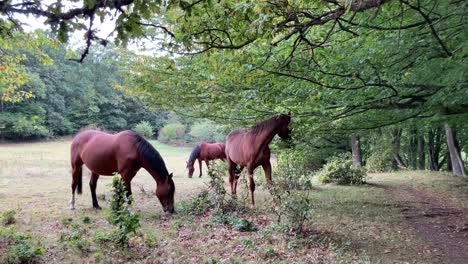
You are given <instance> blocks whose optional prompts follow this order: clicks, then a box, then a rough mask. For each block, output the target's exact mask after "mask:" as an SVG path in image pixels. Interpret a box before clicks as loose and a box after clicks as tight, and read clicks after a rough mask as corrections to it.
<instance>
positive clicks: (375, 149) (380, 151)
mask: <svg viewBox="0 0 468 264" xmlns="http://www.w3.org/2000/svg"><path fill="white" fill-rule="evenodd" d="M370 141H371V144H370V146H371V148H370V150H369V157H368V158H367V160H366V169H367V170H368V171H369V172H387V171H392V170H394V168H393V160H394V155H395V146H394V144H393V143H392V139H391V136H390V135H388V133H379V134H375V135H373V136H372V137H371V138H370Z"/></svg>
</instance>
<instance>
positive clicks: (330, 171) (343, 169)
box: [317, 154, 367, 185]
mask: <svg viewBox="0 0 468 264" xmlns="http://www.w3.org/2000/svg"><path fill="white" fill-rule="evenodd" d="M317 177H318V181H319V182H321V183H330V182H331V183H337V184H342V185H360V184H364V183H365V182H366V178H367V175H366V172H365V170H364V169H357V168H353V161H352V160H351V159H350V158H349V155H347V154H343V155H339V156H335V157H331V158H330V159H329V161H328V163H327V164H325V166H324V167H323V169H322V171H320V173H319V174H318V176H317Z"/></svg>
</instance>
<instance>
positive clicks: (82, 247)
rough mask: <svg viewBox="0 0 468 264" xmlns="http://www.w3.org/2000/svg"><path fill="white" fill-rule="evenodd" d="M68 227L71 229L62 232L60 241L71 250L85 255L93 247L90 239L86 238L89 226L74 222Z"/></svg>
mask: <svg viewBox="0 0 468 264" xmlns="http://www.w3.org/2000/svg"><path fill="white" fill-rule="evenodd" d="M67 227H68V228H69V229H67V230H66V231H64V232H61V233H60V241H62V242H63V243H64V244H65V245H66V246H67V248H69V249H71V250H74V251H76V252H78V253H80V254H83V255H84V254H87V253H88V252H89V251H90V247H91V243H90V241H89V240H87V239H86V233H87V231H86V230H87V228H85V227H83V226H81V225H79V224H77V223H73V222H72V223H70V224H68V225H67Z"/></svg>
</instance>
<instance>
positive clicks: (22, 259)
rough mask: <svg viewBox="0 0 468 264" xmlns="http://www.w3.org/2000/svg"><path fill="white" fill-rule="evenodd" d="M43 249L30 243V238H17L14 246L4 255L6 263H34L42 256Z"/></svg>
mask: <svg viewBox="0 0 468 264" xmlns="http://www.w3.org/2000/svg"><path fill="white" fill-rule="evenodd" d="M44 252H45V250H44V248H43V247H42V246H40V245H39V246H36V245H34V244H33V243H32V242H31V237H30V236H17V238H16V242H15V244H14V245H13V246H12V247H10V250H8V253H7V255H6V263H34V262H36V261H37V259H38V258H39V257H41V256H44Z"/></svg>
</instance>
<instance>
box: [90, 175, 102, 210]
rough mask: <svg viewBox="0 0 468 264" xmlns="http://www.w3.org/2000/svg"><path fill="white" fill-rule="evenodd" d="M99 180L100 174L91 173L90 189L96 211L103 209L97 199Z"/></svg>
mask: <svg viewBox="0 0 468 264" xmlns="http://www.w3.org/2000/svg"><path fill="white" fill-rule="evenodd" d="M98 179H99V174H96V173H94V172H93V173H91V179H90V180H89V188H90V189H91V197H92V199H93V208H94V209H96V210H101V207H100V206H99V204H98V201H97V198H96V187H97V181H98Z"/></svg>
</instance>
